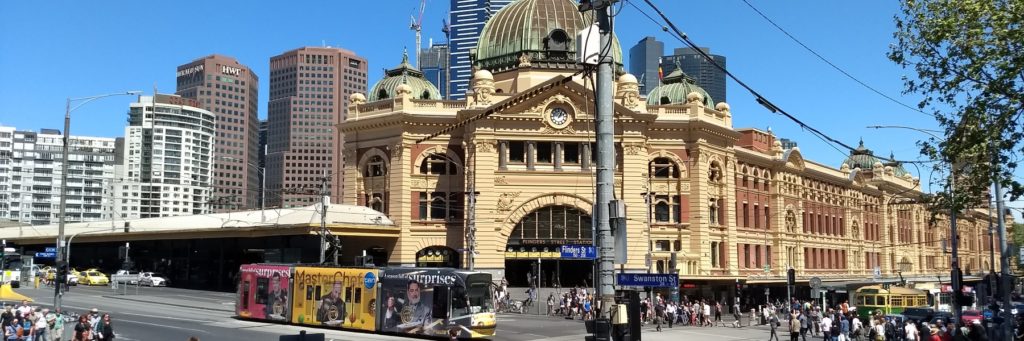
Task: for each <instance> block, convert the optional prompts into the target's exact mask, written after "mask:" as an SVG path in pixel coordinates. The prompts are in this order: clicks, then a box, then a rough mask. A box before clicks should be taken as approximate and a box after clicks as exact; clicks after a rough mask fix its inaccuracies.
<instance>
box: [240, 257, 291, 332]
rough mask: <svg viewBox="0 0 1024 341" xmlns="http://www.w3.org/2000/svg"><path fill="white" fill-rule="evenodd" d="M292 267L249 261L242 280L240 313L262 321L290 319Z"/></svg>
mask: <svg viewBox="0 0 1024 341" xmlns="http://www.w3.org/2000/svg"><path fill="white" fill-rule="evenodd" d="M290 277H291V267H289V266H285V265H265V264H246V265H242V267H241V275H240V279H239V285H238V287H239V293H238V294H239V295H240V297H239V300H238V302H240V304H239V305H238V311H237V313H238V316H241V317H245V318H252V319H260V320H270V321H287V320H288V308H289V302H288V299H289V297H291V295H290V293H289V292H288V288H289V285H288V280H289V279H290Z"/></svg>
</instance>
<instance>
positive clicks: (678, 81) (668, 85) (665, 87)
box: [647, 67, 715, 108]
mask: <svg viewBox="0 0 1024 341" xmlns="http://www.w3.org/2000/svg"><path fill="white" fill-rule="evenodd" d="M661 82H662V84H661V85H659V86H657V87H655V88H654V89H652V90H651V92H649V93H647V105H669V104H686V96H687V95H689V94H690V93H691V92H696V93H699V94H701V95H702V96H704V106H706V107H709V108H714V107H715V101H714V100H712V99H711V95H709V94H708V92H707V91H704V88H701V87H699V86H697V84H695V83H694V82H693V79H691V78H690V77H687V76H686V75H685V74H683V71H682V70H680V69H679V68H678V67H677V68H676V69H675V71H672V72H671V73H669V74H668V76H665V78H664V79H662V81H661Z"/></svg>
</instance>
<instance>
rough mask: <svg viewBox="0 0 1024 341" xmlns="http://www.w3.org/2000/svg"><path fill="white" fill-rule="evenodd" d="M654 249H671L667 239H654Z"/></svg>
mask: <svg viewBox="0 0 1024 341" xmlns="http://www.w3.org/2000/svg"><path fill="white" fill-rule="evenodd" d="M654 251H671V250H670V249H669V242H668V241H667V240H656V241H654Z"/></svg>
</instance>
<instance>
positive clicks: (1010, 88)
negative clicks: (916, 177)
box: [889, 0, 1024, 209]
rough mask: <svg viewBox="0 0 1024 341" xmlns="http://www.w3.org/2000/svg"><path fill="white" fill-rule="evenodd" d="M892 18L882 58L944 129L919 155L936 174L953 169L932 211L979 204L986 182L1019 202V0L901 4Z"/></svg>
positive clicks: (1022, 83)
mask: <svg viewBox="0 0 1024 341" xmlns="http://www.w3.org/2000/svg"><path fill="white" fill-rule="evenodd" d="M895 20H896V28H897V31H896V32H895V33H894V34H893V36H894V37H895V39H896V42H895V43H894V44H893V45H892V46H891V49H890V51H889V59H891V60H892V61H894V62H896V63H897V64H899V65H900V66H902V67H903V68H906V69H912V70H913V71H914V72H915V73H916V77H906V76H905V77H904V83H905V86H906V88H905V93H915V94H920V95H922V97H923V99H922V100H921V102H920V103H918V107H919V108H920V109H921V110H924V111H927V112H930V113H932V114H933V115H934V116H935V119H936V120H937V121H938V122H939V124H940V125H941V126H942V127H943V129H944V130H945V136H944V138H943V139H940V138H932V139H930V140H926V141H921V142H920V143H919V144H920V146H921V151H922V153H923V154H925V155H928V156H930V157H931V158H932V159H935V160H942V161H943V162H941V163H939V164H937V165H936V166H935V167H936V168H938V169H937V170H939V171H940V173H941V172H949V171H951V169H950V165H951V164H955V165H957V168H956V170H955V173H956V176H955V177H952V178H955V179H956V180H955V184H954V183H953V181H950V178H946V177H940V178H943V180H940V181H939V182H938V185H939V186H940V187H941V188H942V189H943V192H942V193H939V194H937V195H936V196H935V197H934V199H935V200H934V201H932V205H933V208H936V209H938V208H943V209H948V208H949V207H951V206H953V207H956V208H958V209H963V208H970V207H979V206H983V205H984V204H985V203H986V202H988V200H990V199H989V198H990V196H989V191H988V188H989V186H990V185H991V184H992V182H993V181H994V180H996V181H1000V183H1001V184H1003V187H1004V188H1006V190H1007V193H1008V194H1009V195H1010V197H1011V200H1016V199H1017V198H1019V197H1021V195H1022V194H1024V187H1022V185H1021V183H1020V182H1018V181H1016V180H1014V178H1013V176H1012V173H1013V171H1014V170H1015V169H1016V168H1017V166H1018V162H1019V161H1020V156H1021V154H1020V153H1019V152H1020V151H1024V147H1022V144H1021V143H1020V141H1021V140H1022V139H1024V124H1022V121H1021V114H1022V113H1024V31H1022V30H1021V26H1022V23H1024V0H904V1H902V4H901V11H900V13H899V14H898V15H896V17H895ZM992 160H995V164H996V165H997V166H998V167H995V168H994V167H992V164H991V161H992ZM954 188H955V189H956V190H955V191H954V190H953V189H954ZM951 193H955V197H954V196H953V195H952V194H951Z"/></svg>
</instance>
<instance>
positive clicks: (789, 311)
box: [767, 301, 989, 341]
mask: <svg viewBox="0 0 1024 341" xmlns="http://www.w3.org/2000/svg"><path fill="white" fill-rule="evenodd" d="M767 316H768V320H767V324H768V325H769V329H770V334H769V336H768V339H769V340H778V339H779V335H778V334H780V333H782V332H783V331H785V332H786V334H788V336H789V339H790V341H806V340H807V339H808V337H810V338H811V339H812V340H817V339H818V338H820V339H821V340H823V341H951V340H956V341H987V340H989V338H988V335H987V331H986V329H985V327H984V326H983V325H982V324H981V321H974V322H972V323H971V324H969V325H966V326H962V327H960V332H959V333H955V331H956V328H957V327H956V325H955V323H954V321H943V320H941V319H938V320H936V321H934V322H935V323H931V322H932V321H915V320H912V319H908V320H905V321H898V320H896V319H894V317H893V316H885V315H883V314H882V313H881V312H880V311H876V312H875V313H874V314H872V315H871V316H870V317H868V318H867V319H866V321H864V320H862V319H861V317H860V316H858V315H857V313H856V311H854V310H852V309H851V308H850V305H849V303H848V302H843V303H841V304H839V305H837V306H835V307H830V308H821V307H819V306H817V305H815V304H813V303H810V302H798V301H794V302H793V303H791V304H790V305H789V306H782V307H779V306H771V307H768V312H767Z"/></svg>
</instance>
